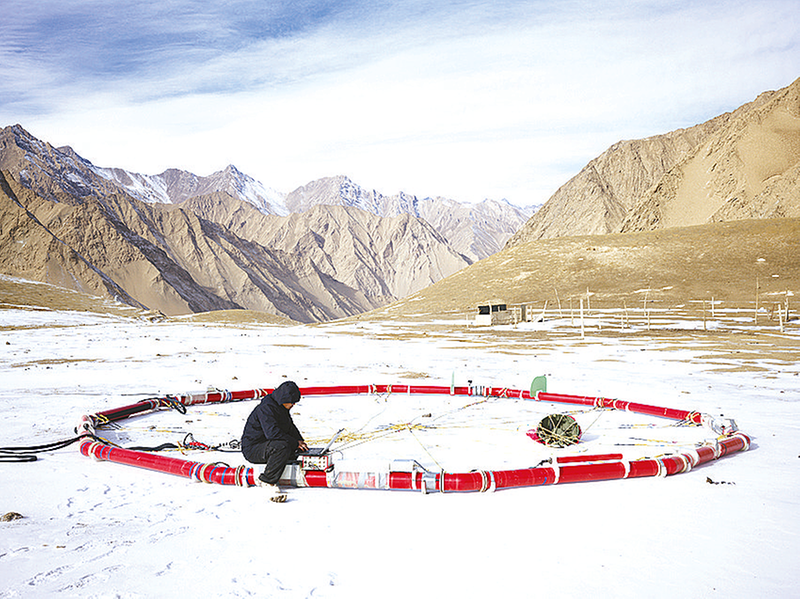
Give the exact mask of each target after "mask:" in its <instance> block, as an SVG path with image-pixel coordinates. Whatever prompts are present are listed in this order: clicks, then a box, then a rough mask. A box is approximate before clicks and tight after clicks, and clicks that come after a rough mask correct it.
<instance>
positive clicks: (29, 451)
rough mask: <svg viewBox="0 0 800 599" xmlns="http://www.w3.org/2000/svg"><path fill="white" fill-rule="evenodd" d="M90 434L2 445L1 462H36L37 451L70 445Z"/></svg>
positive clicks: (0, 451)
mask: <svg viewBox="0 0 800 599" xmlns="http://www.w3.org/2000/svg"><path fill="white" fill-rule="evenodd" d="M87 436H89V435H82V436H79V437H72V438H71V439H63V440H61V441H52V442H50V443H43V444H41V445H27V446H19V447H0V462H35V461H36V460H37V459H38V458H37V457H36V454H37V453H42V452H44V451H55V450H57V449H63V448H65V447H69V446H70V445H72V444H73V443H75V442H77V441H80V440H81V439H83V438H84V437H87Z"/></svg>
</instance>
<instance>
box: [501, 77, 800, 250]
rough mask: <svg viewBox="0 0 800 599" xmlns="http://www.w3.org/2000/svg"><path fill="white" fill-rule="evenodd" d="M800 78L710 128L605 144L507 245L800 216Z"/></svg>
mask: <svg viewBox="0 0 800 599" xmlns="http://www.w3.org/2000/svg"><path fill="white" fill-rule="evenodd" d="M799 93H800V79H798V80H797V81H795V82H794V83H793V84H792V85H790V86H789V87H787V88H785V89H782V90H779V91H771V92H765V93H763V94H761V95H760V96H759V97H758V98H757V99H755V100H754V101H753V102H750V103H748V104H745V105H744V106H741V107H740V108H738V109H736V110H735V111H733V112H730V113H726V114H723V115H720V116H718V117H716V118H714V119H711V120H710V121H707V122H705V123H702V124H700V125H697V126H695V127H691V128H689V129H680V130H677V131H673V132H671V133H667V134H665V135H658V136H655V137H650V138H647V139H640V140H632V141H623V142H619V143H617V144H615V145H614V146H612V147H611V148H609V149H608V150H606V151H605V152H604V153H603V154H601V155H600V156H598V157H597V158H595V159H594V160H592V161H591V162H590V163H589V164H588V165H587V166H586V167H585V168H584V169H583V170H581V172H580V173H578V174H577V175H576V176H575V177H573V178H572V179H571V180H570V181H568V182H567V183H566V184H564V185H563V186H562V187H561V188H560V189H559V190H558V191H557V192H556V193H555V194H554V195H553V197H551V198H550V199H549V200H548V202H547V203H546V204H545V205H544V206H543V207H542V208H541V209H540V210H539V211H538V212H537V213H536V214H534V215H533V217H531V219H530V220H529V221H528V222H527V223H526V224H525V225H524V226H523V227H522V228H521V229H520V230H519V231H518V232H517V233H516V234H515V235H514V236H513V237H512V238H511V239H510V240H509V242H508V244H507V247H512V246H514V245H517V244H519V243H524V242H526V241H532V240H535V239H546V238H553V237H562V236H567V235H588V234H603V233H617V232H621V231H626V232H633V231H643V230H651V229H657V228H665V227H679V226H687V225H695V224H701V223H706V222H718V221H728V220H736V219H742V218H769V217H779V216H780V217H787V216H790V217H791V216H800V208H798V203H799V202H800V201H799V200H798V197H800V187H799V186H798V169H799V168H800V101H798V94H799Z"/></svg>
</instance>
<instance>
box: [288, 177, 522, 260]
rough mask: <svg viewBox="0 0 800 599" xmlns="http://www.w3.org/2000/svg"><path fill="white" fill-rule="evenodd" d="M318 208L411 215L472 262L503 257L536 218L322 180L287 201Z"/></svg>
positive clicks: (500, 205) (499, 205) (501, 206)
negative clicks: (501, 253)
mask: <svg viewBox="0 0 800 599" xmlns="http://www.w3.org/2000/svg"><path fill="white" fill-rule="evenodd" d="M317 205H328V206H353V207H356V208H361V209H362V210H366V211H368V212H371V213H373V214H377V215H378V216H396V215H399V214H410V215H412V216H416V217H419V218H424V219H425V220H426V221H428V222H429V223H430V224H431V225H432V226H433V228H434V229H436V230H437V231H439V233H441V234H442V236H443V237H444V238H445V239H447V240H448V241H449V243H450V245H451V246H452V247H453V249H454V250H456V251H457V252H458V253H460V254H463V255H465V256H467V257H469V258H470V259H471V260H473V261H477V260H482V259H483V258H486V257H487V256H490V255H492V254H494V253H495V252H497V251H499V250H500V249H501V248H502V247H503V246H504V244H505V243H506V241H507V240H508V239H509V238H510V237H511V236H512V235H513V234H514V232H515V231H517V229H519V227H521V226H522V225H523V224H524V223H525V222H526V221H527V219H528V218H529V217H530V215H531V214H532V213H533V212H534V208H532V207H529V208H519V207H517V206H514V205H512V204H509V203H508V202H506V201H497V200H484V201H483V202H480V203H477V204H463V203H460V202H457V201H455V200H450V199H447V198H442V197H437V198H418V197H416V196H413V195H409V194H406V193H402V192H401V193H399V194H397V195H391V196H387V195H383V194H381V193H380V192H378V191H376V190H374V189H373V190H368V189H364V188H362V187H361V186H359V185H357V184H356V183H353V181H351V180H350V179H348V178H347V177H345V176H338V177H326V178H323V179H317V180H316V181H312V182H311V183H309V184H308V185H304V186H303V187H299V188H297V189H295V190H294V191H292V192H291V193H289V194H288V195H287V196H286V207H287V209H289V210H291V211H292V212H303V211H304V210H308V209H309V208H311V207H312V206H317Z"/></svg>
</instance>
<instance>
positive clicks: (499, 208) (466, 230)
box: [0, 125, 534, 261]
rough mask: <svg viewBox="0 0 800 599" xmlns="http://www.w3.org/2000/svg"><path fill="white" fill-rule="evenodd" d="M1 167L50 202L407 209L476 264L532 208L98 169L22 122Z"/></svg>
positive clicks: (326, 183) (236, 176) (240, 176)
mask: <svg viewBox="0 0 800 599" xmlns="http://www.w3.org/2000/svg"><path fill="white" fill-rule="evenodd" d="M31 163H33V168H30V166H31ZM0 169H11V170H13V171H15V172H20V173H23V174H22V177H23V178H22V181H23V183H24V184H25V185H26V186H28V187H30V188H31V189H33V190H35V191H36V192H37V193H39V194H40V195H42V197H45V198H49V199H56V198H57V197H59V195H58V194H61V193H66V194H67V195H70V196H76V197H87V196H89V195H95V196H98V197H103V196H105V195H108V194H110V193H124V194H127V195H129V196H131V197H133V198H136V199H137V200H141V201H142V202H145V203H149V204H154V203H162V204H180V203H182V202H185V201H186V200H187V199H189V198H193V197H197V196H204V195H209V194H213V193H217V192H223V193H225V194H227V195H229V196H232V197H234V198H237V199H239V200H242V201H244V202H247V203H249V204H252V205H253V206H254V207H255V208H256V209H258V210H259V211H261V212H263V213H264V214H275V215H279V216H286V215H288V214H290V213H302V212H304V211H306V210H308V209H309V208H311V207H313V206H317V205H331V206H350V207H353V208H359V209H361V210H365V211H367V212H370V213H372V214H374V215H376V216H385V217H393V216H398V215H401V214H408V215H411V216H414V217H417V218H423V219H425V220H427V221H428V222H429V223H430V224H431V225H433V227H434V229H436V230H437V231H438V232H439V233H440V234H441V235H442V236H443V237H444V238H445V239H446V240H447V241H448V243H449V244H450V245H451V247H452V249H454V250H455V251H456V253H459V254H462V255H464V256H467V257H468V258H469V259H470V260H471V261H476V260H481V259H483V258H485V257H487V256H490V255H491V254H493V253H494V252H497V251H499V250H500V249H501V248H502V247H503V245H504V244H505V243H506V241H507V240H508V238H509V237H511V235H512V234H513V233H514V232H515V231H517V229H519V228H520V227H521V226H522V225H523V224H524V223H525V221H526V220H527V219H528V218H529V217H530V215H531V214H532V213H533V210H534V209H533V208H518V207H516V206H513V205H511V204H509V203H508V202H505V201H499V202H498V201H495V200H486V201H484V202H481V203H479V204H462V203H460V202H457V201H455V200H448V199H444V198H425V199H419V198H417V197H416V196H413V195H409V194H407V193H403V192H401V193H399V194H397V195H393V196H386V195H383V194H381V193H380V192H378V191H376V190H366V189H364V188H362V187H360V186H359V185H357V184H355V183H353V182H352V181H351V180H350V179H348V178H347V177H344V176H339V177H327V178H323V179H318V180H316V181H312V182H311V183H309V184H307V185H305V186H303V187H300V188H298V189H296V190H294V191H293V192H291V193H289V194H284V193H282V192H280V191H277V190H275V189H272V188H270V187H267V186H266V185H264V184H262V183H260V182H259V181H256V180H255V179H253V178H252V177H250V176H249V175H246V174H245V173H242V172H241V171H239V170H238V169H237V168H236V167H235V166H233V165H229V166H227V167H226V168H225V169H223V170H221V171H218V172H216V173H212V174H211V175H208V176H205V177H201V176H198V175H195V174H193V173H190V172H188V171H183V170H180V169H168V170H166V171H164V172H163V173H160V174H158V175H143V174H140V173H134V172H131V171H127V170H124V169H121V168H102V167H98V166H95V165H94V164H92V163H91V162H90V161H88V160H86V159H85V158H82V157H81V156H79V155H78V154H77V153H75V151H74V150H73V149H72V148H70V147H68V146H65V147H62V148H54V147H52V146H50V144H47V143H45V142H42V141H40V140H38V139H36V138H34V137H33V136H31V135H30V134H29V133H28V132H27V131H25V130H24V129H23V128H22V127H21V126H19V125H14V126H10V127H6V128H5V129H2V130H0ZM55 182H57V183H55Z"/></svg>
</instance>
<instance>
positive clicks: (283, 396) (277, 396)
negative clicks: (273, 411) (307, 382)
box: [272, 381, 300, 404]
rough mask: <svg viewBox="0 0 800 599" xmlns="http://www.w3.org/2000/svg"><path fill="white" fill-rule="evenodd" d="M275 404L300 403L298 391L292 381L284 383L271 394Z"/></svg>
mask: <svg viewBox="0 0 800 599" xmlns="http://www.w3.org/2000/svg"><path fill="white" fill-rule="evenodd" d="M272 399H274V400H275V403H279V404H284V403H297V402H298V401H300V389H299V388H298V387H297V384H295V382H294V381H286V382H284V383H281V384H280V386H279V387H278V388H277V389H275V391H273V392H272Z"/></svg>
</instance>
